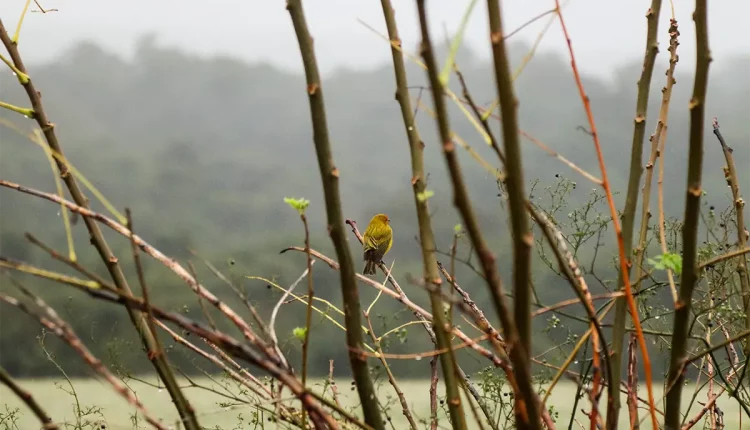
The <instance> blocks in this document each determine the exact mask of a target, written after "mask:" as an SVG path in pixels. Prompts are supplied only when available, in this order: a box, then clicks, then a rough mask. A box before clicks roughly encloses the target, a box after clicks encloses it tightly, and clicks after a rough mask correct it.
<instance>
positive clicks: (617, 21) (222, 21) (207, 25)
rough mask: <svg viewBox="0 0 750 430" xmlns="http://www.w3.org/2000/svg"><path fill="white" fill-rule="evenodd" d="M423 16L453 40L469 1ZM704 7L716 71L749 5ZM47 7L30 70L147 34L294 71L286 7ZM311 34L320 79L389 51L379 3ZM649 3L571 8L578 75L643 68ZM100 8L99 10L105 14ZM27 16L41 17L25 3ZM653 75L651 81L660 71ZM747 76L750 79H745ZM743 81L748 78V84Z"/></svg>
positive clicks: (6, 4)
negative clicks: (87, 45)
mask: <svg viewBox="0 0 750 430" xmlns="http://www.w3.org/2000/svg"><path fill="white" fill-rule="evenodd" d="M24 3H25V0H2V1H1V2H0V17H1V18H2V19H3V23H4V24H5V26H6V28H7V29H8V31H10V32H12V31H14V30H15V27H16V22H17V21H18V17H19V16H20V14H21V10H22V8H23V5H24ZM427 3H428V13H429V18H430V20H431V31H432V34H433V38H434V40H435V41H442V40H444V38H445V34H446V29H447V31H448V33H449V34H452V33H453V32H454V31H455V30H456V29H457V27H458V26H459V23H460V21H461V16H462V14H463V13H464V11H465V10H466V7H467V5H468V4H469V0H430V1H428V2H427ZM708 3H709V14H708V19H709V35H710V40H709V43H710V46H711V49H712V52H713V55H714V59H715V62H714V64H713V65H712V67H722V59H725V58H726V56H727V55H728V54H732V53H740V52H745V53H750V37H747V35H746V32H745V29H744V28H742V27H741V25H740V24H739V22H740V21H741V20H743V19H744V17H746V16H748V15H750V2H748V1H747V0H719V1H712V2H708ZM40 4H41V5H42V6H43V7H45V8H56V9H58V10H59V11H58V12H51V13H47V14H42V13H39V12H35V13H29V14H28V15H27V17H26V20H25V22H24V25H23V29H22V33H21V41H20V48H21V51H22V55H23V56H24V58H26V59H27V62H31V63H36V62H39V61H40V60H47V59H50V58H52V57H54V56H58V55H62V54H64V52H65V49H66V48H68V47H70V46H71V45H73V44H75V43H76V42H78V41H81V40H91V41H95V42H96V43H97V44H100V45H102V46H104V47H105V48H107V49H109V50H113V51H115V52H117V53H119V54H121V55H123V56H125V57H129V56H131V55H132V51H133V47H134V43H135V42H136V40H137V39H138V37H140V36H142V35H144V34H146V33H150V32H153V33H155V34H157V35H158V38H157V41H158V42H157V43H159V44H160V45H165V46H172V47H179V48H180V49H182V50H185V51H187V52H192V53H197V54H200V55H215V54H224V55H229V56H232V57H236V58H240V59H243V60H246V61H249V62H258V61H264V62H270V63H272V64H274V65H277V66H280V67H283V68H285V69H287V70H294V71H297V72H299V71H301V63H300V58H299V52H298V50H297V42H296V39H295V35H294V32H293V30H292V25H291V21H290V19H289V15H288V13H287V12H286V10H285V1H284V0H234V1H229V0H210V1H195V0H184V1H177V0H130V1H123V2H111V1H104V2H103V1H96V0H41V1H40ZM303 4H304V6H305V10H306V13H307V17H308V23H309V25H310V27H311V32H312V34H313V36H314V38H315V43H316V50H317V54H318V59H319V65H320V67H321V68H322V69H323V71H324V73H328V72H331V71H332V70H335V69H337V68H339V67H348V68H371V67H374V66H377V65H382V64H384V63H386V62H388V61H390V60H389V56H390V52H389V50H388V45H387V44H386V42H384V41H383V39H381V38H380V37H379V36H377V35H376V34H374V33H373V32H371V31H370V30H368V29H367V28H366V27H364V26H363V25H362V24H360V23H359V22H357V19H358V18H359V19H362V20H363V21H365V22H367V23H368V24H370V25H371V26H373V27H375V28H376V29H377V30H378V31H380V32H381V33H383V34H385V25H384V23H383V18H382V13H381V8H380V2H379V1H377V0H304V1H303ZM650 4H651V1H650V0H569V1H567V4H566V3H565V2H564V7H563V15H564V17H565V18H566V22H567V25H568V28H569V31H570V32H571V37H572V40H573V44H574V49H575V52H576V55H577V57H578V62H579V66H580V67H581V69H583V70H585V71H588V72H590V73H596V74H598V75H600V76H602V77H607V76H610V72H611V71H613V69H614V68H616V67H617V66H620V65H622V64H624V63H628V62H633V61H640V60H641V57H642V55H643V49H644V43H645V37H646V19H645V13H646V11H647V10H648V7H649V6H650ZM105 5H106V6H105ZM393 5H394V7H395V9H396V14H397V20H398V24H399V28H400V31H401V34H402V40H403V41H404V46H405V47H406V48H407V49H410V50H411V51H412V52H416V50H415V47H416V46H417V43H418V40H419V37H418V27H417V24H418V23H417V18H416V5H415V2H414V1H413V0H393ZM674 6H675V15H676V18H677V20H678V22H679V24H680V32H681V39H680V45H681V47H680V59H681V65H680V68H681V69H683V70H686V69H688V68H689V69H693V68H694V61H695V55H694V49H695V31H694V26H693V22H692V19H691V17H692V12H693V8H694V2H693V1H690V2H686V1H682V0H675V1H674ZM503 7H504V14H505V18H504V24H505V27H506V32H509V31H511V30H513V29H515V28H516V27H518V26H520V25H521V24H523V23H524V22H526V21H528V20H529V19H531V18H532V17H534V16H536V15H538V14H540V13H542V12H544V11H545V10H549V9H550V8H552V7H554V0H515V1H504V2H503ZM31 9H32V10H38V8H37V7H36V6H35V5H34V3H33V2H32V3H31ZM485 10H486V5H485V2H483V1H478V2H477V4H476V6H475V8H474V11H473V14H472V17H471V20H470V22H469V28H468V30H467V33H466V37H465V39H464V46H467V47H470V48H471V49H472V50H473V51H475V52H476V53H477V54H479V55H480V57H482V58H487V57H488V54H489V42H488V40H487V37H486V34H487V19H486V11H485ZM670 15H671V12H670V2H669V1H667V0H665V1H664V2H663V7H662V13H661V20H660V30H659V33H660V34H659V40H660V47H661V53H662V55H660V56H659V57H658V61H659V62H658V63H657V67H659V68H660V69H663V68H666V64H667V63H666V62H667V55H666V47H667V43H668V35H667V27H668V24H669V18H670ZM552 18H553V15H552V14H550V15H548V16H546V17H544V18H542V19H541V20H539V21H538V22H536V23H535V24H534V25H532V26H529V27H527V28H526V29H525V30H523V31H522V32H521V33H519V34H518V35H516V36H514V37H515V38H520V39H523V40H526V41H527V42H529V43H532V42H533V41H534V39H535V38H536V37H537V35H538V33H539V32H540V30H541V29H542V28H543V27H544V26H545V24H546V22H547V21H548V20H549V19H552ZM565 49H566V45H565V41H564V38H563V37H562V31H561V28H560V25H559V23H558V22H555V23H554V24H553V25H552V27H551V28H550V30H549V31H548V32H547V34H546V35H545V37H544V39H543V41H542V43H541V45H540V50H541V51H550V50H554V51H557V52H560V53H561V55H566V56H567V53H566V51H565ZM660 69H657V73H658V70H660ZM748 74H749V75H750V71H748ZM749 79H750V78H749Z"/></svg>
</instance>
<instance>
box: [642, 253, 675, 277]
mask: <svg viewBox="0 0 750 430" xmlns="http://www.w3.org/2000/svg"><path fill="white" fill-rule="evenodd" d="M648 263H649V264H650V265H652V266H654V269H656V270H671V271H673V272H675V273H676V274H678V275H679V274H681V273H682V256H681V255H678V254H673V253H671V252H668V253H666V254H662V255H657V256H656V257H654V258H649V259H648Z"/></svg>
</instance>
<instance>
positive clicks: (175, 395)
mask: <svg viewBox="0 0 750 430" xmlns="http://www.w3.org/2000/svg"><path fill="white" fill-rule="evenodd" d="M0 41H2V43H3V45H4V46H5V49H6V50H7V51H8V54H9V55H10V59H11V61H12V62H13V65H14V66H15V68H16V69H17V70H18V71H20V72H21V73H23V76H25V77H26V79H23V80H20V79H19V82H21V84H22V86H23V87H24V89H25V90H26V94H27V96H28V98H29V101H30V102H31V106H32V108H33V110H34V119H35V120H36V122H37V124H38V125H39V128H40V129H41V130H42V132H43V134H44V137H45V139H46V141H47V144H48V145H49V148H50V149H51V150H53V151H54V152H56V153H57V154H60V155H61V156H62V155H63V151H62V148H61V146H60V143H59V141H58V140H57V135H56V133H55V125H54V124H53V123H52V122H50V120H49V118H47V113H46V112H45V110H44V105H43V104H42V97H41V93H40V92H39V91H38V90H37V89H36V87H35V86H34V83H33V81H32V80H31V79H28V71H27V70H26V66H25V65H24V64H23V60H22V59H21V54H20V53H19V51H18V46H17V44H16V41H15V40H11V39H10V38H9V37H8V33H7V31H6V30H5V26H4V25H3V22H2V20H1V19H0ZM20 76H21V75H20V74H19V77H20ZM56 162H57V168H58V171H59V172H60V176H61V177H62V179H63V181H64V182H65V185H66V186H67V188H68V191H69V192H70V195H71V197H72V198H73V201H75V203H76V204H77V205H79V206H81V207H83V208H88V207H89V203H88V198H86V196H84V194H83V192H82V191H81V189H80V188H79V187H78V182H77V181H76V180H75V178H74V177H73V175H71V174H70V171H69V169H68V167H67V166H66V165H65V163H64V162H62V161H61V160H60V159H59V158H56ZM84 223H85V224H86V228H87V229H88V232H89V236H90V239H91V243H92V245H94V247H95V248H96V250H97V252H98V253H99V256H100V257H101V259H102V261H103V262H104V264H105V265H106V267H107V271H108V272H109V274H110V276H111V277H112V280H113V281H114V283H115V285H116V286H117V288H118V289H119V290H121V291H123V292H125V293H127V294H131V290H130V286H129V285H128V283H127V280H126V279H125V275H124V274H123V272H122V269H121V268H120V265H119V264H118V259H117V257H115V256H114V254H113V253H112V251H111V250H110V248H109V245H108V244H107V242H106V241H105V239H104V236H103V235H102V232H101V230H100V229H99V226H98V225H97V223H96V222H95V221H94V220H93V219H89V218H85V217H84ZM127 312H128V316H129V317H130V320H131V321H132V322H133V325H134V326H135V328H136V330H137V331H138V335H139V336H140V338H141V342H142V343H143V346H144V347H145V348H146V349H147V350H148V351H153V350H155V349H156V348H155V342H156V341H155V340H154V338H153V336H152V335H151V333H150V330H149V327H148V324H147V322H146V318H145V317H144V316H143V315H142V314H139V313H137V312H135V311H133V310H131V309H129V308H128V309H127ZM152 363H153V364H154V368H155V370H156V373H157V374H158V375H159V377H160V378H161V379H162V381H164V385H165V386H166V388H167V392H168V393H169V395H170V397H171V398H172V400H173V403H174V405H175V408H176V409H177V411H178V413H179V415H180V419H181V420H182V422H183V423H184V424H185V428H186V430H198V429H200V426H199V425H198V420H197V418H196V417H195V412H194V411H193V408H192V406H191V405H190V403H189V402H188V400H187V398H185V395H184V394H183V393H182V391H181V390H180V388H179V386H178V385H177V384H176V382H175V381H174V376H173V375H172V377H171V378H170V375H171V374H172V372H171V370H170V368H169V364H168V363H167V362H166V360H165V358H164V357H163V356H160V357H156V358H155V359H154V360H153V361H152Z"/></svg>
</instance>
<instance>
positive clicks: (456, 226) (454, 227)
mask: <svg viewBox="0 0 750 430" xmlns="http://www.w3.org/2000/svg"><path fill="white" fill-rule="evenodd" d="M462 228H463V227H461V224H456V225H454V226H453V232H454V233H456V234H458V233H461V229H462Z"/></svg>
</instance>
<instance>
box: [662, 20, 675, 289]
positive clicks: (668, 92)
mask: <svg viewBox="0 0 750 430" xmlns="http://www.w3.org/2000/svg"><path fill="white" fill-rule="evenodd" d="M679 35H680V32H679V31H678V29H677V21H676V20H675V19H674V18H673V19H671V20H670V25H669V69H667V85H666V86H665V87H664V93H663V96H662V108H661V110H660V112H659V123H660V124H664V125H663V129H662V131H661V135H660V136H659V137H658V138H657V139H658V141H659V148H658V149H657V153H658V154H659V179H657V182H656V186H657V192H658V200H657V201H658V206H659V207H658V211H659V221H658V222H659V243H660V245H661V252H662V254H666V253H667V252H668V251H669V248H668V247H667V235H666V221H665V215H664V147H665V146H666V142H667V130H668V127H667V117H668V114H669V102H670V100H671V97H672V87H673V86H674V84H675V79H674V69H675V65H676V64H677V61H678V59H679V57H678V56H677V46H679V41H678V40H677V37H678V36H679ZM667 279H668V280H669V288H670V290H672V301H673V303H676V302H677V286H676V285H675V282H674V273H673V272H672V270H670V269H667Z"/></svg>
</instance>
